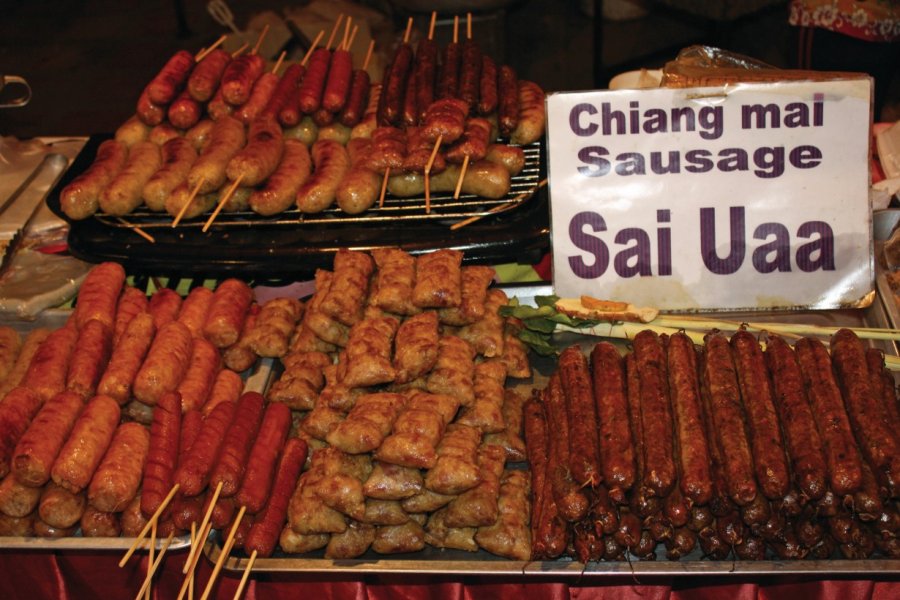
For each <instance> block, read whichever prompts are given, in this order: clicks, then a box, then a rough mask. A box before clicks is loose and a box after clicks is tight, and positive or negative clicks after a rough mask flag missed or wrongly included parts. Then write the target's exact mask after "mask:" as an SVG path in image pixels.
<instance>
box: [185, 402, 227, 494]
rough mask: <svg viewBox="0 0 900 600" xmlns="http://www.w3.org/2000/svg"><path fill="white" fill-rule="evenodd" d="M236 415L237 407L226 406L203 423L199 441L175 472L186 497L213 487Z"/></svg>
mask: <svg viewBox="0 0 900 600" xmlns="http://www.w3.org/2000/svg"><path fill="white" fill-rule="evenodd" d="M234 412H235V406H234V404H233V403H231V402H222V403H221V404H219V405H218V406H216V408H215V409H214V410H213V411H212V412H211V413H210V415H209V416H208V417H207V418H206V419H205V420H204V421H203V426H202V427H201V428H200V432H199V433H198V434H197V439H196V440H195V441H194V443H193V444H191V446H190V449H189V450H187V454H186V455H185V456H184V460H183V462H182V463H181V464H179V465H178V468H177V469H176V471H175V483H177V484H179V485H180V486H181V492H182V493H183V494H184V495H185V496H196V495H197V494H199V493H200V492H202V491H203V490H204V489H205V488H206V486H207V484H208V483H209V477H210V472H211V471H212V468H213V465H215V463H216V460H217V459H218V457H219V452H220V451H221V449H222V444H223V443H224V440H225V432H226V431H227V430H228V426H229V425H230V424H231V421H232V418H233V417H234Z"/></svg>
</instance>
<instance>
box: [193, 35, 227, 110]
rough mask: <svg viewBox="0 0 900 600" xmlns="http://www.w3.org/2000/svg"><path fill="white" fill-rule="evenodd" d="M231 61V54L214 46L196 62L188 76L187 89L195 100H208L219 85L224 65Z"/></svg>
mask: <svg viewBox="0 0 900 600" xmlns="http://www.w3.org/2000/svg"><path fill="white" fill-rule="evenodd" d="M230 62H231V54H229V53H228V52H225V51H224V50H220V49H219V48H216V49H215V50H213V51H212V52H210V53H209V54H207V55H206V56H205V57H204V58H203V60H201V61H200V62H199V63H197V66H196V67H194V70H193V71H191V74H190V76H189V77H188V82H187V90H188V93H189V94H190V95H191V98H193V99H194V100H196V101H197V102H208V101H209V99H210V98H212V97H213V94H215V93H216V90H217V89H218V87H219V81H220V80H221V79H222V74H223V73H224V72H225V67H227V66H228V63H230Z"/></svg>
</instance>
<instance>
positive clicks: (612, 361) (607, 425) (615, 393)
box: [591, 342, 635, 547]
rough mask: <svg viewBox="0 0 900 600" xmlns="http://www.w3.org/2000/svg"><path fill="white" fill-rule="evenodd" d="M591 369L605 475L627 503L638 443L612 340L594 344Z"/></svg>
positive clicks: (611, 490) (621, 501)
mask: <svg viewBox="0 0 900 600" xmlns="http://www.w3.org/2000/svg"><path fill="white" fill-rule="evenodd" d="M591 372H592V374H593V377H592V379H593V382H594V401H595V403H596V405H597V423H598V425H599V433H600V436H599V444H600V448H599V450H600V456H601V458H602V460H601V465H602V468H603V479H604V481H605V482H606V485H607V486H608V488H609V496H610V498H612V499H613V501H615V502H616V503H617V504H624V503H626V502H627V500H626V496H625V494H626V492H628V490H630V489H631V487H632V486H633V485H634V477H635V474H634V471H635V467H634V444H633V442H632V438H631V429H630V427H629V425H628V399H627V398H626V396H625V371H624V362H623V360H622V357H621V356H620V355H619V351H618V350H617V349H616V347H615V346H613V345H612V344H611V343H609V342H600V343H599V344H597V345H596V346H594V349H593V350H592V351H591ZM633 545H634V544H630V545H629V547H631V546H633Z"/></svg>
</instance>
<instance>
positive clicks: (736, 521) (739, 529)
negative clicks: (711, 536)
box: [716, 510, 744, 547]
mask: <svg viewBox="0 0 900 600" xmlns="http://www.w3.org/2000/svg"><path fill="white" fill-rule="evenodd" d="M716 534H717V535H718V536H719V538H721V539H722V541H723V542H724V543H725V544H727V545H728V546H731V547H734V546H737V545H738V544H740V543H741V542H742V541H743V539H744V522H743V521H742V520H741V515H740V513H738V511H736V510H734V511H732V512H730V513H728V514H727V515H725V516H722V517H716Z"/></svg>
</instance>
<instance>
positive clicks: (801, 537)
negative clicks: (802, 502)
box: [794, 505, 825, 548]
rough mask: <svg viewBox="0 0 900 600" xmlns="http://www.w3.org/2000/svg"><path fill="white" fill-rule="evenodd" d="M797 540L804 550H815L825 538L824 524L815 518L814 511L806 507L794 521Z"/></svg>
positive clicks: (809, 506) (810, 507)
mask: <svg viewBox="0 0 900 600" xmlns="http://www.w3.org/2000/svg"><path fill="white" fill-rule="evenodd" d="M794 532H795V533H796V534H797V540H798V541H799V542H800V544H801V545H802V546H804V547H806V548H815V547H816V546H817V545H819V544H820V543H822V539H823V538H824V537H825V523H824V521H823V520H822V519H819V518H818V517H817V516H816V513H815V509H814V508H813V507H812V506H811V505H808V506H807V507H806V508H804V510H803V514H802V515H801V516H800V517H798V518H797V519H796V520H795V521H794Z"/></svg>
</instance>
